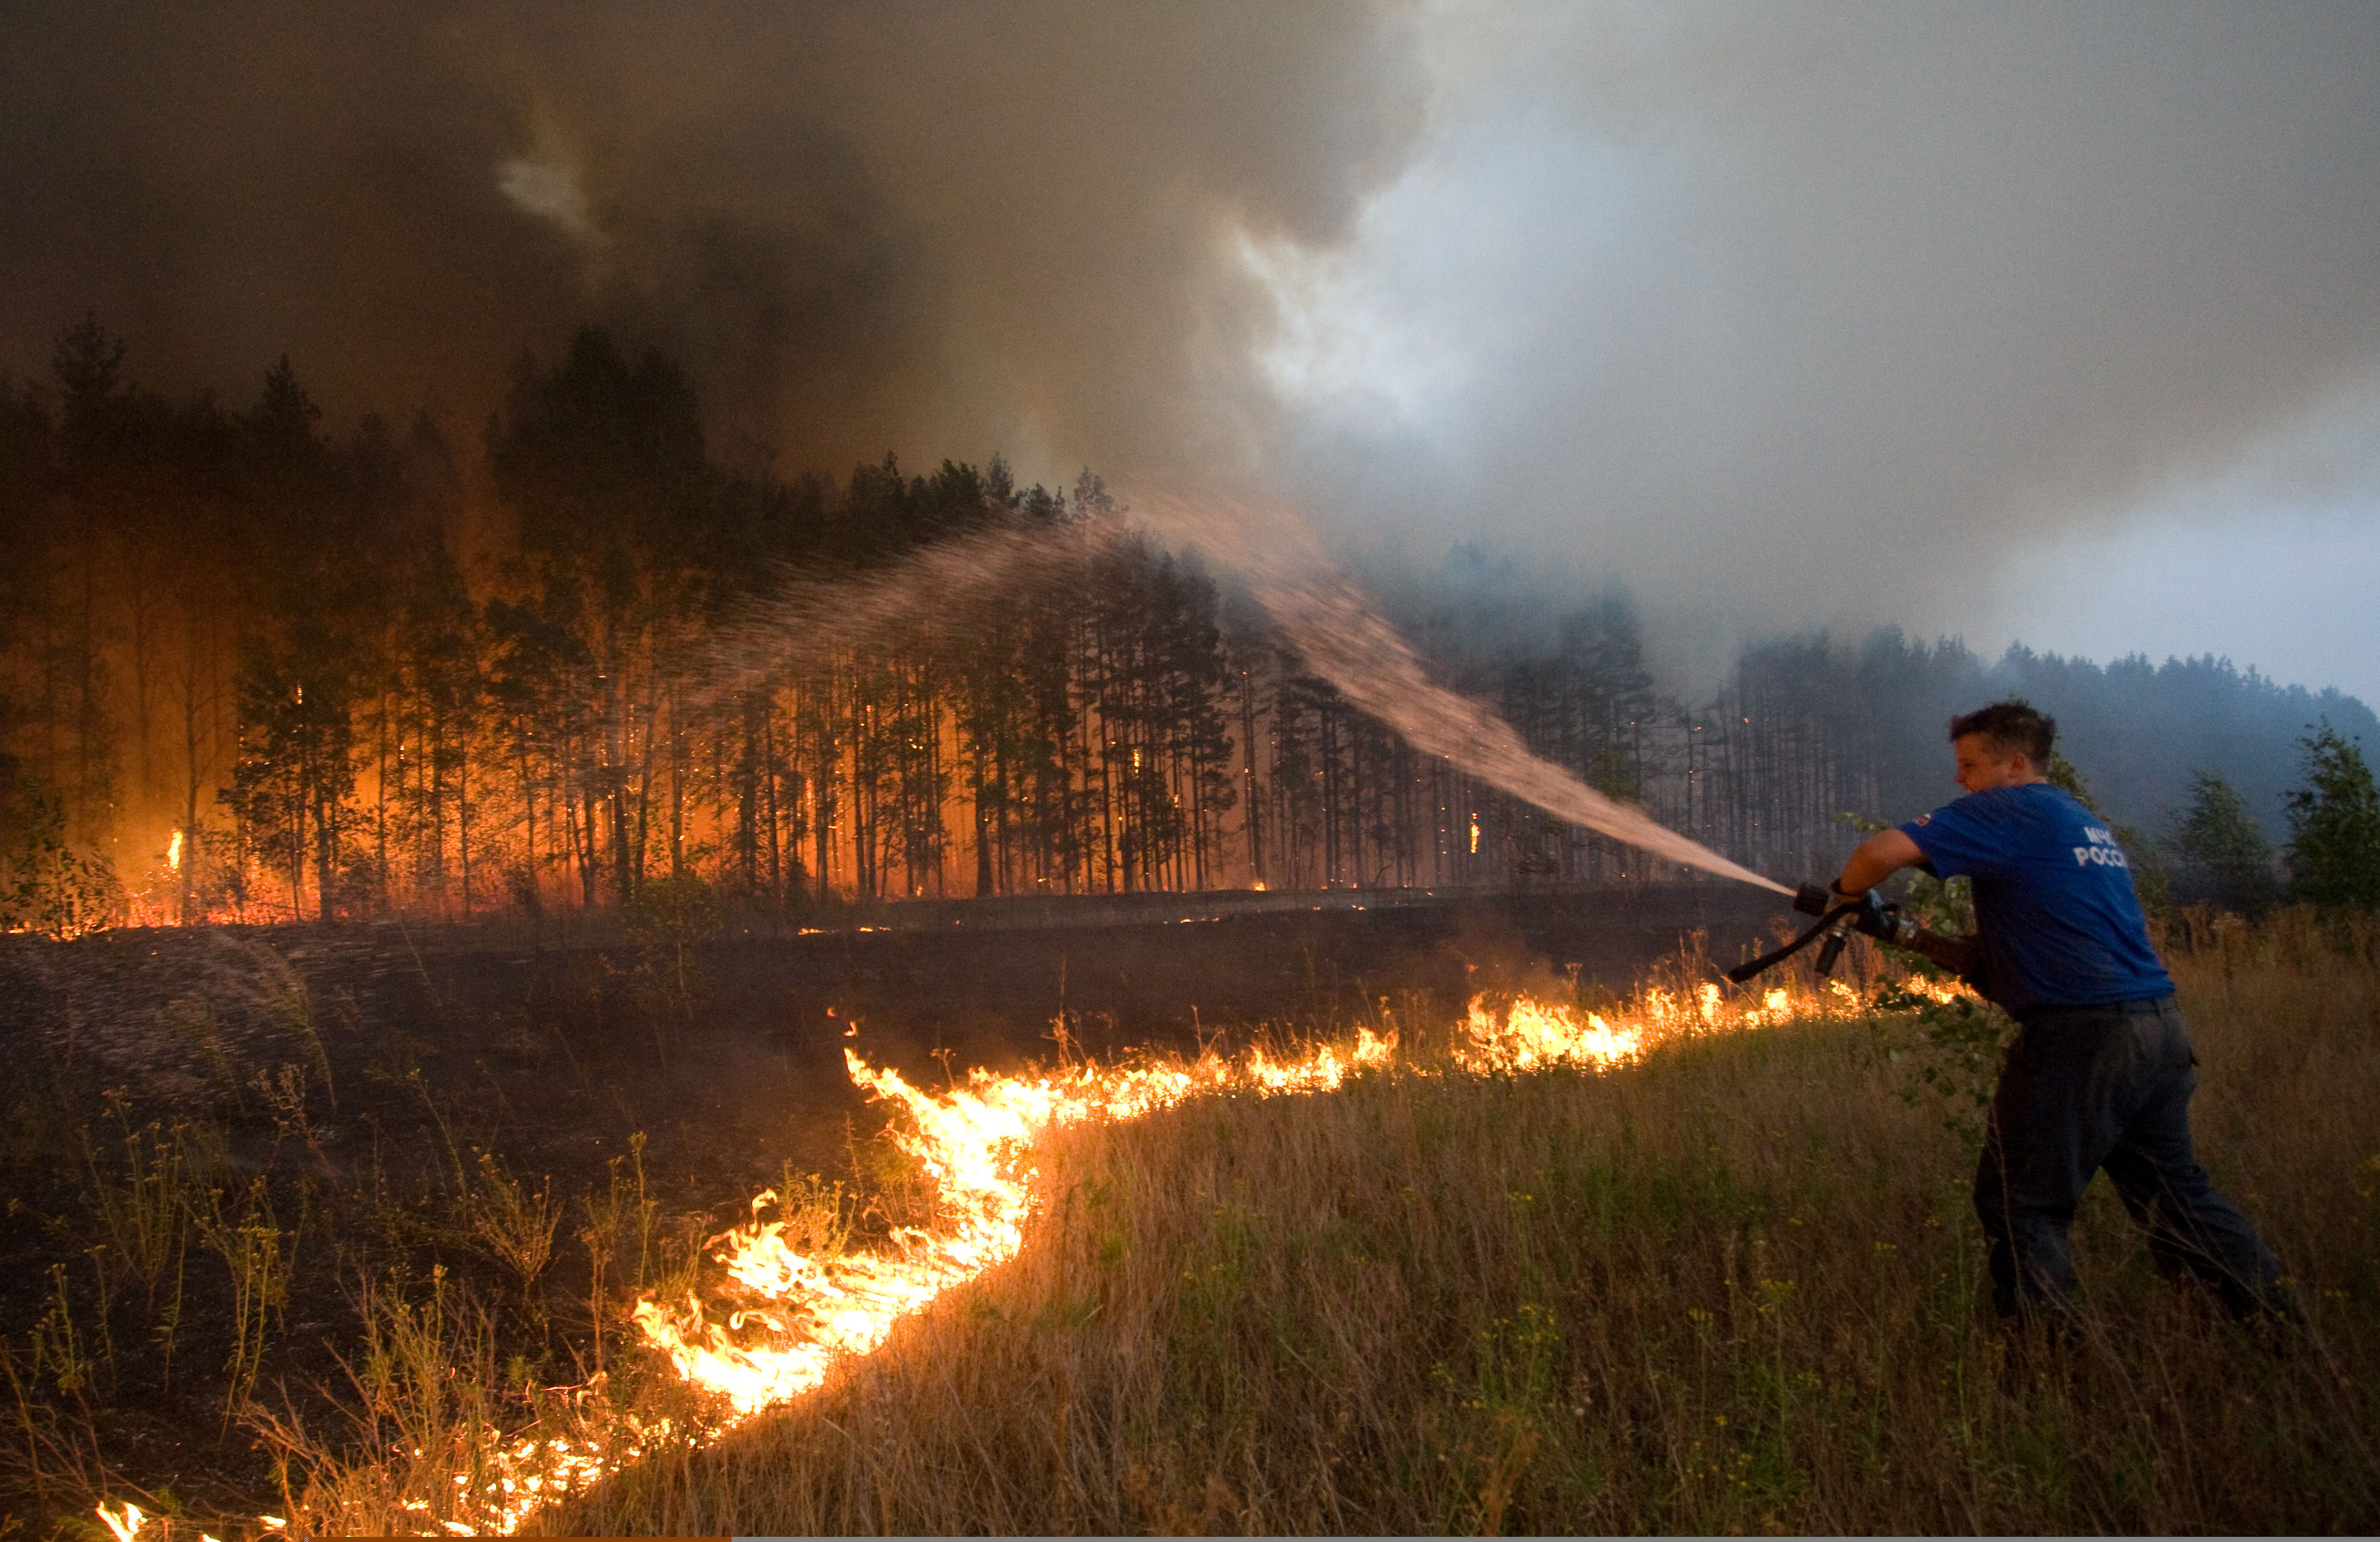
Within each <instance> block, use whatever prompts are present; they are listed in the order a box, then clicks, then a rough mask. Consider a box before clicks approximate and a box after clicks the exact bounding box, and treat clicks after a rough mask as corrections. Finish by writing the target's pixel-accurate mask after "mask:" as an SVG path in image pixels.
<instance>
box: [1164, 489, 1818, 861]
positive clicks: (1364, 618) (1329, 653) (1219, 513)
mask: <svg viewBox="0 0 2380 1542" xmlns="http://www.w3.org/2000/svg"><path fill="white" fill-rule="evenodd" d="M1135 512H1136V513H1138V514H1139V515H1141V516H1143V517H1144V518H1146V519H1147V520H1148V521H1149V522H1150V524H1151V525H1152V526H1153V527H1154V528H1156V529H1158V530H1159V531H1160V532H1163V533H1166V534H1168V535H1171V536H1172V537H1173V538H1175V539H1176V540H1185V541H1188V542H1190V543H1192V544H1195V545H1196V546H1197V547H1198V548H1199V549H1200V550H1201V551H1202V552H1206V553H1207V554H1208V556H1209V557H1210V558H1212V559H1213V560H1215V561H1216V562H1218V563H1220V564H1223V565H1227V566H1229V567H1230V568H1231V569H1232V570H1233V572H1235V573H1237V574H1239V575H1240V577H1242V578H1244V579H1245V580H1246V582H1247V585H1248V587H1249V589H1251V590H1252V591H1254V593H1255V595H1256V598H1257V601H1258V603H1260V604H1262V605H1263V606H1264V608H1265V610H1266V611H1267V612H1268V613H1269V614H1270V615H1271V616H1272V618H1273V621H1274V624H1275V625H1279V626H1280V627H1281V631H1282V632H1283V633H1284V634H1285V635H1286V636H1287V637H1288V639H1289V642H1290V645H1291V646H1292V647H1293V648H1295V649H1296V650H1297V651H1298V653H1299V654H1300V655H1301V656H1302V657H1303V658H1304V659H1305V662H1306V665H1307V667H1308V668H1310V669H1312V670H1313V671H1314V673H1315V674H1319V675H1321V676H1322V677H1323V678H1324V679H1326V680H1328V681H1330V683H1331V684H1332V685H1333V686H1337V687H1339V690H1340V693H1341V694H1342V695H1343V696H1345V697H1346V698H1348V699H1349V700H1350V701H1353V702H1354V704H1355V705H1356V706H1358V707H1360V708H1362V709H1363V710H1365V711H1366V712H1368V713H1370V714H1371V715H1372V716H1373V717H1375V718H1378V720H1379V721H1380V722H1384V723H1386V724H1388V725H1389V726H1390V728H1392V729H1394V730H1395V731H1396V732H1397V734H1398V735H1400V736H1401V737H1403V739H1404V741H1405V742H1406V743H1407V744H1409V745H1411V746H1413V747H1415V749H1418V750H1420V751H1421V752H1422V753H1423V754H1425V755H1440V756H1444V757H1445V758H1446V759H1450V760H1452V761H1453V762H1455V763H1456V764H1457V765H1460V766H1462V767H1463V769H1464V770H1466V771H1470V772H1472V773H1473V774H1474V775H1475V776H1477V777H1479V778H1480V779H1481V780H1482V781H1485V782H1488V783H1492V784H1494V785H1495V786H1497V787H1500V788H1502V789H1503V790H1504V791H1505V792H1507V793H1510V794H1512V795H1513V796H1514V797H1517V798H1519V799H1521V800H1522V801H1524V802H1525V803H1531V804H1535V805H1536V807H1539V808H1542V809H1544V810H1545V811H1546V812H1547V813H1548V814H1551V815H1553V816H1554V817H1555V818H1557V819H1560V820H1568V821H1570V822H1571V823H1573V824H1579V825H1585V827H1586V828H1587V829H1589V830H1592V831H1594V832H1597V833H1598V834H1602V835H1609V836H1610V837H1611V838H1612V839H1613V840H1615V841H1622V842H1625V843H1627V844H1629V845H1632V846H1634V847H1636V848H1637V849H1638V850H1639V851H1642V852H1644V853H1645V854H1646V855H1648V856H1658V857H1660V858H1662V859H1663V860H1665V861H1670V862H1676V863H1680V864H1682V865H1683V866H1685V867H1689V868H1700V869H1702V870H1703V871H1704V872H1706V873H1715V874H1717V875H1718V876H1719V877H1721V878H1731V879H1734V880H1736V881H1738V882H1740V883H1750V884H1755V885H1757V886H1758V887H1760V888H1763V889H1770V890H1774V891H1775V892H1778V893H1780V894H1790V893H1791V892H1792V891H1791V890H1790V889H1788V888H1786V887H1785V886H1784V885H1783V884H1781V883H1778V882H1776V881H1774V880H1770V879H1767V878H1764V877H1762V876H1761V875H1760V874H1758V873H1755V872H1754V871H1753V870H1752V869H1751V868H1746V867H1743V866H1742V865H1741V864H1739V863H1735V862H1730V861H1729V860H1728V859H1727V858H1726V857H1724V856H1720V855H1719V854H1718V853H1717V852H1715V851H1713V850H1711V849H1710V848H1709V847H1708V846H1706V845H1704V844H1702V843H1701V842H1699V841H1694V840H1690V839H1689V838H1687V837H1686V836H1683V835H1681V834H1679V833H1678V832H1676V831H1674V830H1671V829H1670V828H1669V827H1668V826H1667V825H1664V824H1662V823H1661V822H1660V821H1659V820H1656V819H1654V818H1653V817H1652V816H1651V815H1650V814H1647V813H1646V812H1645V810H1644V809H1642V808H1640V807H1636V806H1635V805H1634V804H1629V803H1622V802H1621V801H1620V800H1619V799H1617V798H1613V797H1610V796H1608V795H1605V794H1603V793H1599V792H1597V791H1596V790H1595V789H1594V788H1593V787H1590V786H1588V785H1587V784H1586V783H1584V782H1582V781H1580V780H1579V779H1578V778H1577V777H1575V776H1573V775H1572V774H1571V773H1570V772H1569V771H1564V770H1562V768H1561V767H1560V766H1557V765H1555V764H1554V763H1553V762H1552V761H1550V760H1548V759H1545V758H1543V757H1542V756H1539V755H1537V754H1536V753H1535V752H1533V751H1532V750H1531V749H1530V748H1529V747H1528V746H1527V745H1525V744H1524V743H1523V742H1522V741H1521V735H1519V733H1518V732H1516V731H1515V730H1514V729H1513V727H1512V724H1510V723H1508V722H1505V721H1504V720H1503V719H1502V718H1500V717H1498V716H1497V715H1496V714H1495V713H1493V712H1491V711H1489V710H1488V709H1487V708H1486V707H1484V706H1482V705H1480V704H1479V703H1478V702H1476V701H1474V700H1471V699H1470V698H1467V697H1463V696H1461V695H1458V694H1457V693H1455V692H1453V691H1451V690H1449V689H1447V688H1446V687H1445V686H1441V685H1439V684H1438V683H1437V682H1436V681H1434V680H1432V679H1431V678H1430V676H1429V671H1428V670H1427V668H1425V667H1424V666H1423V664H1422V662H1421V659H1420V658H1419V656H1418V655H1416V654H1415V652H1414V650H1413V648H1412V646H1411V645H1410V644H1408V643H1407V642H1406V641H1405V639H1404V638H1403V637H1400V636H1399V635H1398V634H1397V630H1396V628H1395V627H1393V626H1390V625H1389V624H1388V622H1387V621H1386V620H1384V619H1382V617H1381V616H1380V613H1378V611H1377V610H1375V609H1374V608H1373V607H1372V604H1371V602H1370V601H1369V600H1367V599H1366V596H1365V595H1364V592H1363V591H1362V590H1361V589H1358V588H1356V586H1355V584H1354V581H1353V580H1351V579H1349V578H1348V577H1346V576H1345V575H1344V574H1343V573H1342V572H1340V571H1339V569H1338V568H1337V566H1336V565H1333V564H1332V563H1331V562H1330V559H1329V558H1328V557H1326V556H1325V555H1324V554H1323V552H1322V550H1321V548H1320V546H1319V544H1318V543H1317V542H1316V541H1315V540H1314V538H1313V537H1312V535H1311V534H1310V533H1309V532H1308V531H1307V529H1306V527H1305V522H1304V521H1303V520H1301V519H1299V518H1298V516H1296V515H1295V514H1293V513H1292V512H1290V511H1288V510H1285V509H1264V510H1261V511H1260V510H1257V509H1252V508H1250V507H1249V506H1247V505H1245V504H1237V503H1233V502H1229V501H1223V500H1206V501H1201V502H1199V503H1196V504H1192V503H1187V502H1184V501H1182V500H1179V499H1172V498H1160V499H1155V500H1151V501H1148V502H1145V503H1141V504H1136V505H1135Z"/></svg>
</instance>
